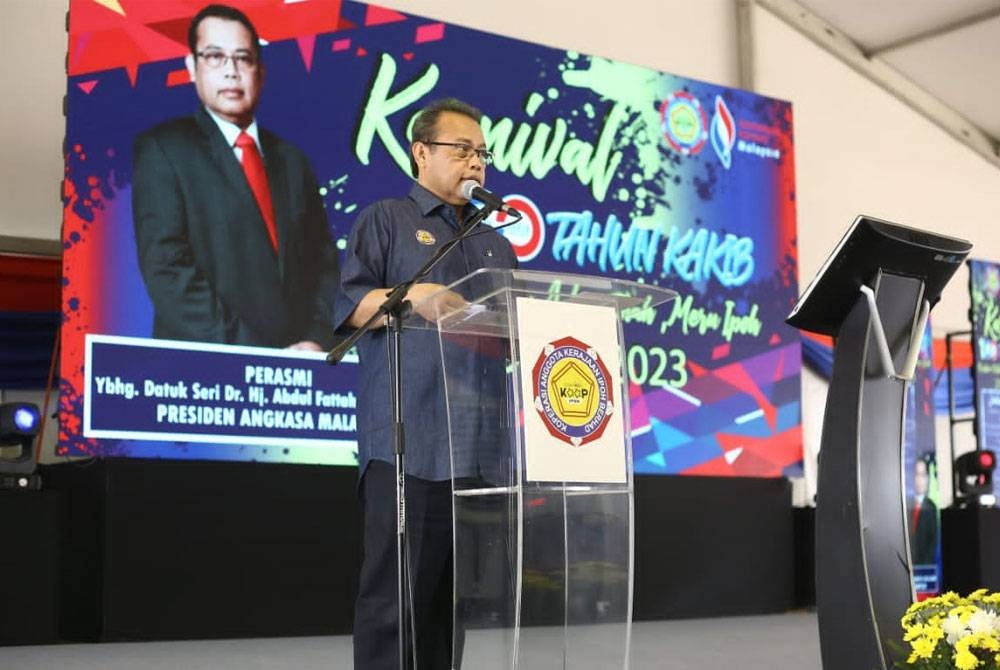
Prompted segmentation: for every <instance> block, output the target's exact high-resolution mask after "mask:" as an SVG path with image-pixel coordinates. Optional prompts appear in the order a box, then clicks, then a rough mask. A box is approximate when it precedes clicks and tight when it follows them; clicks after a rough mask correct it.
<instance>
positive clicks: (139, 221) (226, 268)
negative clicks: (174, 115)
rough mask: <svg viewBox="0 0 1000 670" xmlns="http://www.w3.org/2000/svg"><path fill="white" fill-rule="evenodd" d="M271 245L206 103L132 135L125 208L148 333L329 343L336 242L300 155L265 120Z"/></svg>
mask: <svg viewBox="0 0 1000 670" xmlns="http://www.w3.org/2000/svg"><path fill="white" fill-rule="evenodd" d="M259 136H260V144H261V147H262V153H263V158H264V164H265V166H266V170H267V177H268V182H269V184H270V189H271V199H272V202H273V204H274V219H275V226H276V228H277V233H278V253H277V254H275V252H274V249H273V247H272V246H271V242H270V240H269V238H268V234H267V228H266V224H265V223H264V218H263V216H262V215H261V212H260V208H259V207H258V206H257V201H256V200H255V199H254V196H253V192H252V191H251V190H250V186H249V184H248V183H247V180H246V177H245V176H244V174H243V169H242V167H241V166H240V163H239V161H238V160H237V158H236V155H235V153H234V151H233V149H232V147H230V146H228V144H227V143H226V140H225V137H224V136H223V134H222V131H221V130H219V127H218V126H217V125H216V123H215V121H214V120H213V119H212V117H210V116H209V115H208V113H207V112H206V111H205V110H204V109H199V110H198V112H197V113H196V114H195V115H194V116H193V117H187V118H182V119H175V120H172V121H168V122H166V123H163V124H161V125H159V126H157V127H155V128H153V129H152V130H149V131H147V132H145V133H143V134H142V135H140V136H139V137H138V138H136V142H135V154H134V173H133V184H132V209H133V217H134V220H135V237H136V245H137V247H138V252H139V267H140V268H141V270H142V276H143V280H144V281H145V283H146V289H147V290H148V292H149V296H150V298H151V299H152V301H153V308H154V312H155V314H154V319H153V337H156V338H165V339H176V340H196V341H203V342H221V343H228V344H243V345H256V346H266V347H285V346H288V345H290V344H294V343H295V342H299V341H302V340H314V341H316V342H319V343H320V344H321V345H322V346H324V347H329V346H330V344H331V338H332V313H333V298H334V294H335V293H336V290H337V286H336V284H337V279H338V273H337V253H336V250H335V248H334V245H333V243H332V242H331V240H330V233H329V230H328V226H327V220H326V213H325V212H324V210H323V202H322V200H321V198H320V195H319V188H318V186H317V183H316V178H315V176H313V173H312V169H311V168H310V167H309V163H308V161H307V159H306V157H305V155H304V154H303V153H302V152H301V151H299V150H298V149H296V148H295V147H293V146H291V145H290V144H288V143H286V142H284V141H282V140H281V139H279V138H278V137H277V136H275V135H274V134H272V133H269V132H267V131H265V130H263V129H261V130H260V132H259Z"/></svg>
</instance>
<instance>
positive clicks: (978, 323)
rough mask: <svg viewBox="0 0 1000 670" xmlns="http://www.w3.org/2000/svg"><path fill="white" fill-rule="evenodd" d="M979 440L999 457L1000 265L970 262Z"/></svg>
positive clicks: (988, 262)
mask: <svg viewBox="0 0 1000 670" xmlns="http://www.w3.org/2000/svg"><path fill="white" fill-rule="evenodd" d="M969 292H970V293H971V297H972V355H973V361H974V364H973V375H972V380H973V385H974V388H975V395H974V398H975V406H976V439H977V441H978V443H979V448H980V449H990V450H992V451H993V452H994V453H1000V265H998V264H997V263H992V262H990V261H981V260H970V261H969Z"/></svg>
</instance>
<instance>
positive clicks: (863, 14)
mask: <svg viewBox="0 0 1000 670" xmlns="http://www.w3.org/2000/svg"><path fill="white" fill-rule="evenodd" d="M799 4H800V5H801V6H802V7H805V8H806V9H807V10H808V11H809V12H811V13H812V14H814V15H815V16H816V17H818V18H820V19H822V20H823V21H825V22H826V23H828V24H829V25H830V26H832V27H833V28H836V29H837V30H838V31H840V32H841V33H844V34H846V35H847V36H848V37H850V39H851V40H852V41H853V42H854V43H855V45H856V46H857V47H858V48H859V49H860V50H861V51H862V52H864V54H866V55H867V56H868V57H869V58H871V59H873V60H881V61H883V62H885V63H886V64H888V65H889V66H891V67H892V68H893V69H895V70H897V71H898V72H900V73H901V74H902V75H904V76H905V77H907V78H908V79H910V80H911V81H912V82H913V83H915V84H917V85H918V86H919V87H921V88H923V89H924V90H926V91H927V92H928V93H930V94H931V95H933V96H934V97H936V98H938V99H939V100H940V101H941V102H943V103H944V104H945V105H947V106H948V107H950V108H951V109H953V110H954V111H956V112H958V113H959V114H961V115H962V116H964V117H965V118H966V119H967V120H968V121H969V122H970V123H972V124H973V125H975V126H977V127H978V128H979V129H980V130H982V131H983V132H984V133H985V134H987V135H989V136H990V137H991V138H992V139H993V140H994V144H995V145H996V143H998V142H1000V0H799Z"/></svg>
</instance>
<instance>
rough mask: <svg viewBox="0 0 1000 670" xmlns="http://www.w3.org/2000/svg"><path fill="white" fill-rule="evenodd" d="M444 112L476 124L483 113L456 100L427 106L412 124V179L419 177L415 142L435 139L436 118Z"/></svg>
mask: <svg viewBox="0 0 1000 670" xmlns="http://www.w3.org/2000/svg"><path fill="white" fill-rule="evenodd" d="M444 112H452V113H454V114H461V115H462V116H467V117H469V118H470V119H472V120H473V121H475V122H476V123H479V121H480V119H482V118H483V113H482V112H480V111H479V110H478V109H476V108H475V107H473V106H472V105H470V104H468V103H465V102H462V101H461V100H459V99H457V98H442V99H441V100H435V101H434V102H432V103H430V104H428V105H427V106H426V107H424V108H423V109H422V110H420V114H418V115H417V118H416V120H415V121H414V122H413V129H412V131H411V137H410V171H411V172H412V173H413V176H414V177H418V176H419V172H420V169H419V168H418V167H417V161H416V159H415V158H414V157H413V145H414V144H416V143H417V142H433V141H434V140H435V139H436V138H437V122H438V118H439V117H440V116H441V114H443V113H444Z"/></svg>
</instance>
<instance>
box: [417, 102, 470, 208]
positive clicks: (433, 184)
mask: <svg viewBox="0 0 1000 670" xmlns="http://www.w3.org/2000/svg"><path fill="white" fill-rule="evenodd" d="M434 141H435V142H454V143H456V144H467V145H469V146H471V147H473V148H475V149H485V148H486V141H485V140H484V139H483V131H482V129H481V128H480V127H479V124H478V123H477V122H476V121H475V120H474V119H471V118H469V117H468V116H465V115H464V114H458V113H455V112H442V113H441V114H440V116H438V119H437V124H435V128H434ZM412 151H413V157H414V159H416V161H417V166H418V167H419V169H420V171H419V176H418V177H417V181H418V182H419V183H420V185H421V186H423V187H424V188H426V189H427V190H428V191H430V192H431V193H433V194H434V195H436V196H437V197H439V198H441V200H443V201H445V202H446V203H448V204H450V205H464V204H465V203H466V202H467V200H466V199H465V198H464V197H463V196H462V194H461V192H460V191H459V185H460V184H461V183H462V182H463V181H465V180H466V179H474V180H476V181H477V182H479V184H480V185H483V184H484V183H485V182H486V166H485V165H484V164H483V161H482V159H480V158H479V156H478V155H477V154H476V153H474V152H473V153H471V155H470V156H468V157H467V158H459V157H458V153H459V149H458V148H457V147H449V146H441V145H433V144H424V143H423V142H415V143H414V144H413V148H412Z"/></svg>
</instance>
